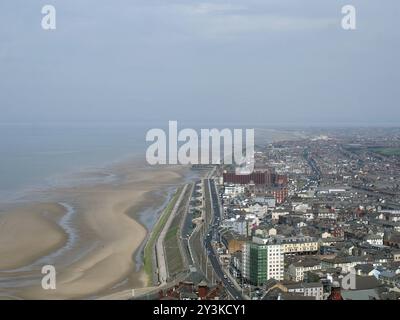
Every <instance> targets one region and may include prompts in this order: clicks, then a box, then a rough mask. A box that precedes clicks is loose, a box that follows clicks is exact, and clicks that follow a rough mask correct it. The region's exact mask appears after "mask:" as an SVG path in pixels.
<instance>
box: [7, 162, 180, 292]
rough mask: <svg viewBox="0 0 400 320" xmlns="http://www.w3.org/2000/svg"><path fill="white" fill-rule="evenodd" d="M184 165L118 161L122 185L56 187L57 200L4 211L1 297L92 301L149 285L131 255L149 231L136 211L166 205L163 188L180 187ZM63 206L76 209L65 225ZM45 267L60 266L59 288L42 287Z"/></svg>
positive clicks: (57, 279)
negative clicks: (120, 291)
mask: <svg viewBox="0 0 400 320" xmlns="http://www.w3.org/2000/svg"><path fill="white" fill-rule="evenodd" d="M187 170H188V168H184V167H182V166H175V167H148V166H146V165H144V164H137V163H136V164H120V165H118V166H116V167H115V168H114V172H115V174H116V175H117V176H118V177H119V180H118V182H113V183H106V184H99V185H97V186H90V187H88V186H85V187H69V188H63V189H58V190H53V191H52V197H53V198H54V203H39V204H37V203H36V204H31V205H25V206H23V207H20V208H15V209H13V210H11V211H10V212H6V213H4V212H3V213H2V215H1V216H0V298H1V297H2V298H13V299H15V298H22V299H86V298H88V299H92V298H99V297H102V296H105V295H108V294H110V293H114V292H116V291H118V290H123V289H125V290H126V289H128V288H141V287H144V286H145V284H146V281H147V279H146V276H145V274H144V272H143V271H141V270H139V271H136V270H135V259H134V253H135V252H136V250H137V249H138V248H139V247H140V246H141V244H142V242H143V240H144V239H145V237H146V234H147V230H146V228H145V227H144V226H143V225H142V224H140V223H139V222H138V219H137V216H136V215H137V214H138V213H139V212H141V211H142V210H144V209H146V208H149V207H156V206H157V204H159V205H161V204H162V203H163V202H165V198H162V197H160V194H162V193H160V192H163V190H165V189H166V188H176V187H177V186H178V185H179V184H181V183H182V181H183V176H184V174H185V172H187ZM156 191H159V192H158V193H157V192H156ZM62 203H66V204H68V205H70V206H71V207H73V208H74V214H73V215H71V217H69V218H68V219H69V220H68V225H67V226H68V228H66V225H64V226H63V225H62V224H60V221H61V220H62V219H63V217H65V215H66V214H67V209H66V208H65V207H64V206H63V205H61V204H62ZM133 218H135V219H133ZM71 230H74V234H73V238H74V239H73V240H74V241H72V242H71V241H70V240H71V237H72V234H71ZM45 264H52V265H54V266H55V268H56V272H57V273H56V290H44V289H42V287H41V279H42V276H43V275H42V274H41V268H42V266H43V265H45Z"/></svg>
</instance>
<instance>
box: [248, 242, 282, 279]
mask: <svg viewBox="0 0 400 320" xmlns="http://www.w3.org/2000/svg"><path fill="white" fill-rule="evenodd" d="M242 250H243V251H242V252H243V256H242V257H243V258H242V259H243V260H242V274H243V277H244V278H245V279H246V280H247V281H248V282H249V283H251V284H252V285H255V286H260V285H263V284H264V283H266V282H267V280H269V279H275V280H278V281H280V280H283V275H284V253H283V249H282V246H281V244H279V243H274V241H271V239H261V238H257V237H254V238H253V242H247V243H245V244H244V245H243V249H242Z"/></svg>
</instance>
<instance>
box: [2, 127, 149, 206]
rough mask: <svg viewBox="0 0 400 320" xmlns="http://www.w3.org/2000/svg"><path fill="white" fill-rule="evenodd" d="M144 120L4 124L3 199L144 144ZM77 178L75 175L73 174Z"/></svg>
mask: <svg viewBox="0 0 400 320" xmlns="http://www.w3.org/2000/svg"><path fill="white" fill-rule="evenodd" d="M148 129H149V128H148V127H146V126H144V125H140V124H90V125H87V124H40V125H38V124H35V125H33V124H0V204H1V203H4V202H12V201H14V200H15V199H18V198H19V197H21V195H23V194H24V193H26V192H29V190H32V189H33V190H34V189H35V188H46V187H54V186H57V184H58V183H65V182H66V181H68V178H67V177H68V174H71V175H72V174H73V173H77V172H81V171H85V170H90V168H96V167H97V168H98V167H102V166H104V165H108V164H110V163H112V162H114V161H118V160H122V159H124V158H125V157H129V156H132V155H138V154H139V155H140V154H141V153H143V157H144V152H145V148H146V142H145V135H146V132H147V130H148ZM72 180H73V179H72Z"/></svg>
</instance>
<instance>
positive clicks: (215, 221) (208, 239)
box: [204, 179, 243, 300]
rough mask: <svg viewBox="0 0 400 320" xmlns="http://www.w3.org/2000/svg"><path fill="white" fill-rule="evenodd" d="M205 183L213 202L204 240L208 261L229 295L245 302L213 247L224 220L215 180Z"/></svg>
mask: <svg viewBox="0 0 400 320" xmlns="http://www.w3.org/2000/svg"><path fill="white" fill-rule="evenodd" d="M205 183H207V184H208V190H209V193H210V194H209V195H206V196H209V199H210V201H211V211H212V213H213V214H212V221H211V224H210V227H209V229H208V233H207V234H206V236H205V238H204V245H205V247H206V250H207V255H208V259H209V261H210V263H211V266H212V267H213V269H214V271H215V274H216V275H217V277H218V278H219V279H220V280H221V281H222V283H223V284H224V287H225V289H226V290H227V291H228V292H229V294H230V295H231V296H232V298H233V299H235V300H243V296H242V293H241V291H240V290H238V289H237V288H235V286H234V284H233V283H232V281H231V280H230V279H229V276H228V275H227V274H225V272H224V270H223V269H222V267H221V265H220V263H219V259H218V256H217V254H216V253H215V251H214V248H213V246H212V240H213V239H216V238H217V236H218V231H217V230H218V226H219V223H220V222H221V220H222V212H221V207H220V204H219V199H218V193H217V190H216V187H215V183H214V180H212V179H207V180H205Z"/></svg>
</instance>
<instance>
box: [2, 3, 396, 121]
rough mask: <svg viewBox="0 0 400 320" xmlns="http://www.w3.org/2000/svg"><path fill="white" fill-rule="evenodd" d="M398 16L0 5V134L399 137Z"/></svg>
mask: <svg viewBox="0 0 400 320" xmlns="http://www.w3.org/2000/svg"><path fill="white" fill-rule="evenodd" d="M45 4H52V5H54V6H55V7H56V9H57V29H56V30H55V31H44V30H42V28H41V19H42V14H41V8H42V6H43V5H45ZM345 4H353V5H354V6H355V7H356V9H357V30H356V31H345V30H343V29H342V28H341V18H342V14H341V8H342V6H343V5H345ZM399 16H400V1H399V0H346V1H340V0H324V1H321V0H303V1H299V0H291V1H289V0H235V1H227V0H221V1H220V0H208V1H194V0H180V1H179V0H159V1H157V0H139V1H135V0H107V1H106V0H45V1H38V0H29V1H27V0H1V1H0V114H1V117H0V122H61V121H67V122H71V121H72V122H75V121H82V122H86V121H91V122H104V121H115V122H119V121H141V122H148V121H152V120H153V121H154V120H155V121H167V120H178V121H181V122H186V123H191V122H200V123H220V122H224V123H232V124H237V123H254V124H270V123H289V124H295V125H303V124H305V125H308V124H316V123H320V124H328V123H361V124H367V123H370V124H379V123H381V124H387V123H392V124H393V123H394V124H398V123H399V121H400V120H399V119H400V104H399V101H400V85H399V84H400V81H399V80H400V63H399V59H400V19H399Z"/></svg>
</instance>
